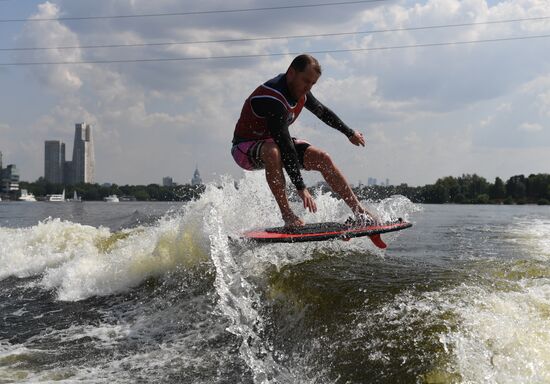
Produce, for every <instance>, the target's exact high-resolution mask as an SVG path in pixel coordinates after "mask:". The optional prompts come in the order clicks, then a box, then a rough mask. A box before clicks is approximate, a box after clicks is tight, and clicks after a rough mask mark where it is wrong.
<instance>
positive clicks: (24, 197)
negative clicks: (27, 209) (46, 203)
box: [19, 189, 36, 201]
mask: <svg viewBox="0 0 550 384" xmlns="http://www.w3.org/2000/svg"><path fill="white" fill-rule="evenodd" d="M19 201H36V198H35V197H34V195H33V194H32V193H29V192H28V191H27V190H26V189H22V190H21V196H19Z"/></svg>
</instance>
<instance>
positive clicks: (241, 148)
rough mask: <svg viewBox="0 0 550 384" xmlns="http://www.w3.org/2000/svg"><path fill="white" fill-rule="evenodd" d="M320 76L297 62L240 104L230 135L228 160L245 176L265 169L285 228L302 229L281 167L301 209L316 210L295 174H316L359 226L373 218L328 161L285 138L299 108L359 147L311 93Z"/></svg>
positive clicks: (310, 64)
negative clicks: (240, 169)
mask: <svg viewBox="0 0 550 384" xmlns="http://www.w3.org/2000/svg"><path fill="white" fill-rule="evenodd" d="M320 76H321V66H320V65H319V62H318V61H317V59H315V58H314V57H313V56H310V55H306V54H303V55H300V56H297V57H296V58H295V59H294V60H293V61H292V63H291V64H290V66H289V68H288V70H287V71H286V73H285V74H280V75H278V76H277V77H275V78H273V79H271V80H269V81H267V82H266V83H264V84H262V85H260V86H259V87H258V88H256V90H255V91H254V92H252V94H251V95H250V96H249V97H248V99H246V101H245V102H244V106H243V109H242V111H241V116H240V118H239V120H238V121H237V125H236V127H235V132H234V135H233V147H232V149H231V154H232V155H233V158H234V159H235V161H236V162H237V164H238V165H239V166H240V167H241V168H244V169H246V170H255V169H265V175H266V179H267V183H268V185H269V188H270V189H271V192H272V193H273V195H274V197H275V200H276V201H277V204H278V205H279V209H280V210H281V214H282V217H283V220H284V222H285V226H288V227H296V226H303V225H304V221H303V220H302V219H301V218H299V217H298V216H296V215H295V214H294V212H293V211H292V209H291V208H290V205H289V203H288V198H287V195H286V189H285V177H284V174H283V167H284V169H285V170H286V172H287V173H288V176H289V177H290V180H291V181H292V183H293V184H294V186H295V187H296V190H297V192H298V195H299V196H300V198H301V199H302V201H303V204H304V208H306V209H308V210H309V211H310V212H316V211H317V206H316V204H315V201H314V199H313V197H312V196H311V194H310V193H309V191H308V190H307V188H306V186H305V184H304V181H303V179H302V176H301V173H300V168H303V169H305V170H308V171H309V170H315V171H319V172H321V174H322V175H323V177H324V179H325V181H326V182H327V183H328V185H329V186H330V187H331V188H332V190H333V191H334V192H336V193H337V194H338V195H339V196H340V197H341V198H342V199H343V200H344V201H345V202H346V204H347V205H348V206H349V207H350V208H351V210H352V212H353V213H354V214H355V217H356V218H357V219H358V220H359V221H362V222H365V221H367V222H368V221H371V220H372V217H373V215H371V214H370V212H368V211H367V210H366V209H365V208H363V207H362V206H361V204H360V203H359V200H358V199H357V197H356V196H355V194H354V193H353V191H352V189H351V188H350V186H349V185H348V183H347V181H346V179H345V177H344V175H343V174H342V172H340V170H339V169H338V168H337V167H336V165H334V163H333V162H332V159H331V158H330V156H329V155H328V154H327V153H326V152H323V151H321V150H320V149H319V148H316V147H314V146H312V145H311V144H310V143H308V142H307V141H304V140H299V139H296V138H293V137H291V136H290V133H289V131H288V127H289V125H290V124H292V123H293V122H294V121H295V120H296V118H297V117H298V115H299V114H300V112H301V110H302V108H303V107H305V108H306V109H308V110H309V111H311V112H312V113H313V114H314V115H316V116H317V117H318V118H319V119H320V120H322V121H323V122H324V123H326V124H327V125H329V126H331V127H332V128H334V129H336V130H338V131H340V132H342V133H343V134H344V135H346V136H347V138H348V139H349V141H350V142H351V143H352V144H354V145H357V146H363V147H364V146H365V139H364V137H363V134H362V133H360V132H357V131H354V130H352V129H350V128H349V127H348V126H347V125H346V124H344V122H342V120H340V118H339V117H338V116H336V114H335V113H334V112H332V111H331V110H330V109H329V108H327V107H325V106H324V105H323V104H321V102H319V101H318V100H317V99H316V98H315V97H314V96H313V95H312V93H311V88H312V87H313V85H315V83H317V80H318V79H319V77H320Z"/></svg>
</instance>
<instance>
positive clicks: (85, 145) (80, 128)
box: [71, 123, 95, 184]
mask: <svg viewBox="0 0 550 384" xmlns="http://www.w3.org/2000/svg"><path fill="white" fill-rule="evenodd" d="M71 168H72V171H73V180H72V183H73V184H78V183H93V182H94V168H95V158H94V143H93V140H92V127H91V125H89V124H86V123H80V124H76V125H75V133H74V146H73V160H72V167H71Z"/></svg>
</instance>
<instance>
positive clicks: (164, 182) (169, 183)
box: [162, 176, 174, 187]
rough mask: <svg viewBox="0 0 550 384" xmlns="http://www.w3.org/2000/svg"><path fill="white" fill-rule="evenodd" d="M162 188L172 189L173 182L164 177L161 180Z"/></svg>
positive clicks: (168, 177)
mask: <svg viewBox="0 0 550 384" xmlns="http://www.w3.org/2000/svg"><path fill="white" fill-rule="evenodd" d="M162 186H163V187H172V186H174V180H173V179H172V178H171V177H170V176H166V177H163V178H162Z"/></svg>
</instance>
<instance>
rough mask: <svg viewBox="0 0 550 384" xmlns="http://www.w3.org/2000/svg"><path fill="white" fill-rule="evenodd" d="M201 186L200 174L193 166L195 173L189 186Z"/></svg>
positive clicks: (197, 167)
mask: <svg viewBox="0 0 550 384" xmlns="http://www.w3.org/2000/svg"><path fill="white" fill-rule="evenodd" d="M200 184H202V179H201V174H200V173H199V166H198V165H196V166H195V173H193V178H192V179H191V185H200Z"/></svg>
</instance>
